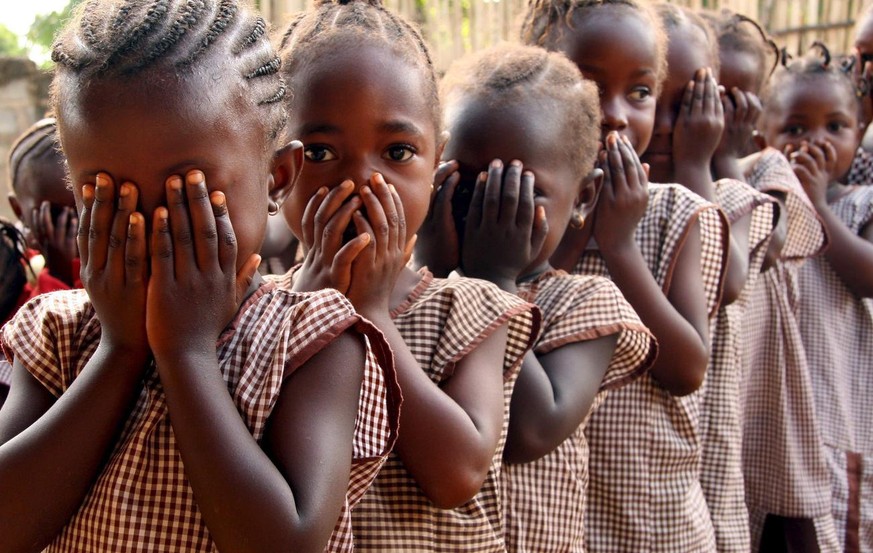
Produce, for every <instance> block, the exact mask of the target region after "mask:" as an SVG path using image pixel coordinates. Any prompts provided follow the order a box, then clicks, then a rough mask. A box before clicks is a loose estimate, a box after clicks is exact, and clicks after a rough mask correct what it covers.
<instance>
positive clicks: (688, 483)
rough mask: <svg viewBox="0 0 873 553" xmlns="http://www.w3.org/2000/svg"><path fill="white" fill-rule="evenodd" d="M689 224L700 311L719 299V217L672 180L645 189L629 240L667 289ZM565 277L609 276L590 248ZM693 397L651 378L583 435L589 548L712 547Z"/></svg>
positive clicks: (723, 225)
mask: <svg viewBox="0 0 873 553" xmlns="http://www.w3.org/2000/svg"><path fill="white" fill-rule="evenodd" d="M695 222H697V223H698V224H699V228H700V240H701V247H702V256H701V265H700V269H701V278H702V281H703V286H704V291H705V293H706V300H707V309H708V313H710V315H711V316H712V315H714V314H715V312H716V309H717V307H718V302H719V299H720V297H721V287H722V281H723V277H724V271H725V261H726V259H727V251H728V250H727V247H728V239H729V235H728V232H729V231H728V226H727V220H726V218H725V216H724V213H723V212H722V211H721V210H720V209H718V207H717V206H715V205H714V204H712V203H710V202H707V201H705V200H704V199H703V198H701V197H699V196H697V195H696V194H694V193H693V192H690V191H689V190H687V189H686V188H683V187H681V186H679V185H674V184H669V185H668V184H650V185H649V205H648V208H647V210H646V213H645V215H644V217H643V219H642V220H641V221H640V224H639V226H638V228H637V231H636V242H637V244H638V245H639V247H640V250H641V251H642V254H643V257H644V259H645V260H646V262H647V264H648V265H649V270H650V271H651V273H652V275H653V276H654V278H655V280H656V282H658V284H660V285H661V287H662V289H663V290H664V291H665V292H666V290H668V289H669V285H670V278H671V276H672V274H673V268H674V267H675V264H676V259H677V258H678V256H679V252H680V251H681V248H682V245H683V244H684V240H685V238H686V236H687V234H688V232H689V230H690V229H691V228H692V227H693V224H694V223H695ZM574 272H576V273H578V274H599V275H604V276H608V271H607V268H606V264H605V262H604V261H603V258H602V257H601V256H600V254H599V252H597V250H596V249H590V250H588V251H586V252H585V253H584V254H583V256H582V257H581V259H580V260H579V262H578V264H577V266H576V268H575V270H574ZM699 403H700V402H699V394H691V395H690V396H686V397H674V396H672V395H670V393H669V392H667V391H666V390H665V389H664V388H663V387H661V385H660V384H659V383H658V382H657V381H656V380H655V379H654V378H652V377H651V376H650V375H644V376H642V377H641V378H639V379H637V380H635V381H634V382H632V383H630V384H629V385H627V386H625V387H623V388H621V389H619V390H616V391H614V392H612V393H610V394H609V396H608V397H607V400H606V401H605V402H604V403H603V405H602V406H601V407H600V408H599V409H598V410H597V411H595V412H594V414H593V415H592V417H591V419H590V421H589V423H588V427H587V429H586V431H585V433H586V435H587V436H588V443H589V444H590V447H591V457H590V463H589V467H590V474H591V482H590V485H589V488H588V506H589V508H588V511H587V513H586V524H585V533H586V535H587V539H588V548H589V550H590V551H593V552H597V551H610V552H612V551H634V552H653V551H663V552H665V553H666V552H670V553H674V552H677V551H682V552H683V553H691V552H695V551H706V552H710V551H713V550H714V548H715V536H714V532H713V529H712V523H711V522H710V519H709V512H708V511H707V508H706V501H705V499H704V497H703V490H702V489H701V488H700V481H699V472H700V439H699V435H698V419H699Z"/></svg>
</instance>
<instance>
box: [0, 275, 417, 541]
mask: <svg viewBox="0 0 873 553" xmlns="http://www.w3.org/2000/svg"><path fill="white" fill-rule="evenodd" d="M347 330H352V331H354V332H357V333H359V334H361V335H362V336H363V337H365V338H366V340H365V342H366V344H367V348H366V361H365V366H364V380H363V385H362V387H361V394H360V405H359V408H358V416H357V420H356V424H355V434H354V443H353V450H352V469H351V474H350V479H349V487H348V491H347V494H346V500H345V502H344V505H343V507H342V511H341V513H340V515H339V517H338V520H337V524H336V528H335V529H334V532H333V535H332V536H331V537H330V542H329V544H328V546H327V547H326V548H325V551H350V550H351V548H352V538H351V521H350V516H349V509H350V508H351V507H352V506H353V505H354V504H355V503H356V502H357V501H358V500H359V499H360V497H361V495H363V493H364V491H365V490H366V488H367V486H368V484H369V482H370V481H372V479H373V478H374V477H375V475H376V473H377V471H378V469H379V467H380V466H381V465H382V463H383V462H384V459H385V456H386V455H387V454H388V451H390V449H391V447H392V446H393V444H394V441H395V439H396V433H397V422H398V417H399V407H400V391H399V388H398V386H397V380H396V374H395V372H394V365H393V360H392V358H391V355H390V349H389V347H388V345H387V343H386V342H385V340H384V337H383V336H382V334H381V333H380V332H379V331H377V330H376V329H375V328H374V327H372V325H370V324H369V323H367V322H366V321H364V320H363V319H362V318H361V317H360V316H359V315H357V314H356V313H355V311H354V308H353V307H352V305H351V304H350V303H349V302H348V300H346V299H345V298H344V297H343V296H342V295H341V294H339V293H337V292H336V291H333V290H322V291H319V292H314V293H295V292H290V291H288V290H283V289H280V288H278V287H277V286H276V285H275V284H274V283H271V282H267V283H265V284H263V285H262V286H260V287H259V288H258V290H257V291H255V292H254V293H253V294H252V295H251V296H250V297H249V298H248V299H247V300H246V301H245V302H244V303H243V304H242V306H241V307H240V309H239V312H238V313H237V314H236V316H235V317H234V319H233V321H232V322H231V324H230V325H229V326H228V327H227V328H226V329H225V330H224V331H223V332H222V333H221V336H220V337H219V339H218V341H217V343H216V349H217V354H218V364H219V369H220V371H221V374H222V377H223V378H224V380H225V381H226V382H227V385H228V390H229V391H230V394H231V398H232V399H233V402H234V404H235V405H236V407H237V409H238V410H239V412H240V416H241V418H242V420H243V422H244V423H245V424H246V426H247V427H248V429H249V431H250V432H251V433H252V436H253V437H254V438H255V439H256V440H261V439H262V438H263V435H264V429H265V426H266V423H267V421H268V419H269V417H270V414H271V412H272V410H273V408H274V406H275V405H276V401H277V400H278V397H279V394H280V391H281V388H282V383H283V382H284V380H285V378H287V377H288V376H289V375H291V374H293V372H294V371H295V370H296V369H297V368H298V367H300V366H301V365H302V364H304V363H305V362H306V361H307V360H308V359H310V358H311V357H312V356H313V355H314V354H315V353H317V352H318V351H320V350H321V349H322V348H323V347H324V346H325V345H326V344H328V343H329V342H330V341H332V340H333V339H334V338H336V337H337V336H339V335H340V334H342V333H343V332H345V331H347ZM100 332H101V330H100V322H99V321H98V319H97V315H96V313H95V311H94V308H93V306H92V305H91V303H90V301H89V299H88V296H87V294H86V293H85V292H84V291H83V290H72V291H66V292H54V293H49V294H44V295H41V296H39V297H37V298H35V299H33V300H31V301H30V302H29V303H27V304H26V305H25V306H24V307H23V308H22V309H21V310H20V311H19V312H18V314H17V315H16V317H15V318H14V319H13V320H12V321H11V322H10V323H9V324H8V325H6V326H5V327H4V328H3V332H2V340H0V342H2V347H3V350H4V352H5V353H6V355H7V357H8V358H10V359H12V358H15V359H17V360H18V361H19V362H20V363H21V364H22V365H23V366H24V368H25V369H27V370H28V371H29V372H30V374H31V375H32V376H33V377H34V378H35V379H36V380H37V381H38V382H39V383H40V384H42V386H44V387H45V389H46V390H47V391H48V392H50V393H51V394H52V395H53V396H55V397H59V396H60V395H61V394H63V393H64V391H65V390H67V389H68V388H69V387H70V385H71V384H72V383H73V382H74V381H75V379H76V378H77V376H78V375H79V373H80V372H81V371H82V369H83V368H84V366H85V364H86V363H87V362H88V360H89V359H90V358H91V356H92V355H93V354H94V351H95V350H96V348H97V346H98V344H99V341H100ZM7 522H9V521H7ZM214 547H215V546H214V543H213V542H212V539H211V537H210V535H209V531H208V529H207V528H206V525H205V523H204V521H203V519H202V516H201V513H200V509H199V508H198V506H197V503H196V501H195V498H194V494H193V490H192V489H191V486H190V485H189V484H188V481H187V479H186V477H185V470H184V465H183V462H182V458H181V455H180V453H179V450H178V448H177V446H176V443H175V436H174V433H173V429H172V426H171V424H170V418H169V413H168V409H167V405H166V399H165V396H164V390H163V386H162V384H161V381H160V378H159V377H158V373H157V369H156V367H155V366H154V364H152V366H150V367H149V368H148V369H147V370H146V371H145V374H144V376H143V383H142V390H141V391H140V392H139V395H138V397H137V398H136V401H135V404H134V406H133V408H132V410H131V412H130V416H129V417H128V419H127V421H126V422H125V424H124V428H123V430H122V431H121V434H120V435H119V437H118V439H117V441H116V443H115V444H114V446H113V447H112V451H111V452H110V455H108V456H107V462H106V466H105V467H104V469H103V471H102V472H101V473H100V474H99V476H98V477H97V480H96V481H95V482H94V484H93V485H92V486H91V489H90V490H89V491H88V493H87V495H86V496H85V498H84V500H83V502H82V505H81V506H80V507H79V510H78V511H77V512H76V514H75V515H73V517H72V518H71V519H70V521H69V522H68V523H67V525H66V526H65V527H64V529H63V530H62V531H61V533H60V534H59V535H58V536H57V537H56V538H55V540H54V541H53V542H52V543H51V545H49V547H48V548H47V550H46V551H48V552H49V553H52V552H61V551H68V552H75V553H81V552H86V551H95V552H105V551H148V552H178V551H186V552H191V551H213V550H214Z"/></svg>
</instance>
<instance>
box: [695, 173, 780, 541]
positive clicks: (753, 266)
mask: <svg viewBox="0 0 873 553" xmlns="http://www.w3.org/2000/svg"><path fill="white" fill-rule="evenodd" d="M716 201H717V202H718V204H719V206H720V207H721V208H722V210H724V212H725V213H726V214H727V217H728V220H729V221H730V222H731V223H733V222H734V221H737V220H738V219H740V218H742V217H744V216H746V215H748V214H751V224H750V228H749V250H748V254H747V255H748V257H749V273H748V278H747V280H746V285H745V288H744V289H743V291H742V293H741V294H740V296H739V298H737V299H736V300H735V301H734V302H733V303H731V304H730V305H727V306H722V307H720V308H719V310H718V314H717V315H716V319H715V330H714V332H713V333H712V345H711V347H710V359H709V367H707V370H706V378H705V381H704V386H703V404H702V407H701V413H700V438H701V444H702V456H701V464H700V484H701V486H702V487H703V493H704V495H705V496H706V504H707V506H708V507H709V514H710V517H711V518H712V525H713V528H714V529H715V541H716V546H717V548H718V551H719V552H720V553H729V552H737V553H748V551H749V512H748V510H747V509H746V498H745V492H744V489H743V488H744V486H743V463H742V441H743V439H742V422H741V418H740V376H741V374H740V370H741V369H740V364H741V351H742V340H741V332H740V324H741V319H742V315H743V313H744V311H745V308H746V305H747V302H748V297H749V293H750V291H751V287H752V286H753V285H754V282H755V281H756V280H757V277H758V275H759V274H760V270H761V265H762V264H763V262H764V255H765V254H766V253H767V245H768V244H769V240H770V236H771V234H772V232H773V215H774V203H775V200H774V199H773V198H772V197H771V196H768V195H767V194H763V193H761V192H758V191H756V190H755V189H754V188H752V187H751V186H749V185H748V184H746V183H744V182H740V181H736V180H731V179H722V180H719V181H718V182H716Z"/></svg>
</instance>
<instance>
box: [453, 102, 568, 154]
mask: <svg viewBox="0 0 873 553" xmlns="http://www.w3.org/2000/svg"><path fill="white" fill-rule="evenodd" d="M556 107H557V106H556V104H555V102H553V101H549V100H546V99H543V98H542V97H539V96H533V95H530V96H527V97H526V99H525V100H522V101H518V102H510V103H506V104H501V105H495V104H494V103H493V102H492V101H490V100H489V99H487V98H482V97H466V98H462V99H458V100H456V101H450V102H449V103H448V105H447V106H446V123H447V128H448V130H449V134H450V139H449V143H448V145H447V147H446V154H445V156H444V157H446V158H447V159H450V158H451V159H458V160H459V161H460V162H462V163H465V164H468V165H472V166H474V167H482V168H484V167H485V166H487V165H488V163H490V162H491V160H493V159H495V158H499V159H502V160H504V161H505V162H508V161H510V160H512V159H519V160H521V161H522V162H523V163H524V164H525V165H527V166H531V167H536V166H540V167H546V166H547V165H554V164H555V163H556V160H557V159H559V157H558V156H557V155H556V154H557V153H558V152H562V151H564V149H565V148H563V147H562V142H563V139H564V137H563V136H562V135H563V134H564V133H563V127H564V125H563V123H562V122H563V121H564V120H566V119H567V114H565V113H563V112H562V110H561V109H556Z"/></svg>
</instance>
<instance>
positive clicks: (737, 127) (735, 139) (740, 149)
mask: <svg viewBox="0 0 873 553" xmlns="http://www.w3.org/2000/svg"><path fill="white" fill-rule="evenodd" d="M721 105H722V109H723V110H724V133H722V136H721V142H720V143H719V145H718V148H717V149H716V152H715V156H724V157H732V158H735V159H736V158H740V157H743V155H744V153H745V151H746V149H747V148H748V147H749V144H750V142H751V141H752V134H753V133H754V130H755V122H756V121H757V120H758V117H759V116H760V115H761V112H762V111H763V108H762V106H761V100H759V99H758V96H757V95H755V94H754V93H752V92H747V91H743V90H740V89H739V88H736V87H734V88H733V89H732V90H731V91H730V93H727V94H724V95H723V96H722V98H721Z"/></svg>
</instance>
